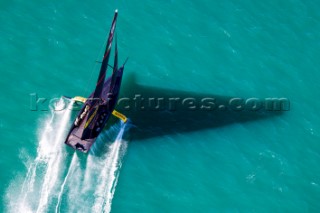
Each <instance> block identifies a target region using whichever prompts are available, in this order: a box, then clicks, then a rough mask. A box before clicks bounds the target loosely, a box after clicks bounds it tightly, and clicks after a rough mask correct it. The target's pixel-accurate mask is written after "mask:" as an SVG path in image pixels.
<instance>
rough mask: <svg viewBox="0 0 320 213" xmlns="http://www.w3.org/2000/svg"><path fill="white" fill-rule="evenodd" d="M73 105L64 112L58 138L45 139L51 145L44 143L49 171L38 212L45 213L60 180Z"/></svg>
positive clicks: (47, 170)
mask: <svg viewBox="0 0 320 213" xmlns="http://www.w3.org/2000/svg"><path fill="white" fill-rule="evenodd" d="M72 105H73V102H72V101H71V102H70V103H69V105H68V107H67V110H64V112H63V114H62V118H61V120H58V122H57V123H58V128H57V134H56V137H55V138H54V137H52V136H53V135H51V137H50V138H46V137H45V138H43V140H45V141H48V142H49V143H48V144H47V143H42V144H45V145H47V146H46V147H44V148H46V149H45V152H44V153H45V154H46V157H47V169H46V172H45V176H44V181H43V184H42V190H41V195H40V200H39V205H38V208H37V212H43V211H45V208H46V206H47V204H48V201H49V196H50V193H51V192H52V190H53V188H54V186H55V185H56V182H57V180H58V178H59V174H60V173H59V171H60V164H61V163H62V162H63V153H62V150H61V148H62V144H63V143H62V142H63V139H64V136H65V135H64V133H65V130H66V127H67V125H68V123H69V120H70V117H71V110H69V109H70V108H71V106H72Z"/></svg>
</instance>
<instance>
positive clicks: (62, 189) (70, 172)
mask: <svg viewBox="0 0 320 213" xmlns="http://www.w3.org/2000/svg"><path fill="white" fill-rule="evenodd" d="M77 158H78V157H77V154H76V153H73V157H72V161H71V164H70V166H69V169H68V172H67V175H66V177H65V178H64V180H63V183H62V185H61V187H60V192H59V196H58V203H57V205H56V213H57V212H60V204H61V199H62V195H63V191H64V187H65V185H66V183H67V180H68V178H69V176H70V174H72V173H73V172H74V169H75V166H76V162H77V160H78V159H77Z"/></svg>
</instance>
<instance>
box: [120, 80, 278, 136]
mask: <svg viewBox="0 0 320 213" xmlns="http://www.w3.org/2000/svg"><path fill="white" fill-rule="evenodd" d="M133 78H134V77H133V76H131V77H130V78H127V79H126V81H125V82H124V84H123V88H122V91H121V97H120V98H126V99H122V100H123V101H121V102H120V103H119V105H118V106H117V109H118V110H119V111H121V112H123V113H124V114H125V115H126V116H127V117H129V118H130V120H131V122H132V123H133V125H134V126H135V128H131V130H132V131H131V132H132V133H131V135H132V139H138V140H140V139H148V138H152V137H160V136H164V135H172V134H179V133H180V134H181V133H188V132H194V131H200V130H206V129H214V128H218V127H223V126H227V125H231V124H235V123H246V122H252V121H257V120H261V119H269V118H272V117H274V116H279V115H281V114H283V111H277V110H270V109H266V106H265V105H264V104H265V101H264V100H265V99H264V98H265V97H259V100H261V101H260V102H259V103H261V104H262V106H261V109H259V110H252V109H251V108H252V107H250V106H251V105H250V104H248V106H247V107H248V108H247V109H244V110H237V109H235V108H236V107H237V106H238V105H239V102H238V101H237V100H236V101H234V102H233V103H232V104H230V100H231V99H233V98H238V97H227V96H221V95H214V94H205V93H199V92H188V91H179V90H171V89H163V88H157V87H150V86H142V85H138V84H136V83H134V79H133ZM134 97H136V99H135V100H134ZM140 98H143V99H144V100H143V101H140V100H141V99H140ZM150 98H151V105H150V104H149V103H150V101H149V99H150ZM152 98H155V100H157V99H158V98H160V99H163V100H164V102H162V103H164V104H160V105H159V106H160V107H162V109H156V108H155V107H156V106H157V101H154V99H152ZM170 98H171V101H170V100H169V99H170ZM172 98H179V100H178V101H173V100H172ZM188 98H193V99H195V100H196V109H190V106H191V107H192V106H194V104H193V103H190V102H191V100H190V99H188ZM206 98H213V99H214V103H215V107H214V109H213V110H208V109H203V108H202V109H201V106H202V105H203V106H205V107H208V106H209V104H208V102H206V101H210V100H213V99H210V100H209V99H206ZM186 99H188V100H187V101H185V104H184V105H183V104H182V101H183V100H186ZM203 99H206V101H202V102H201V100H203ZM262 100H263V101H262ZM160 102H161V101H160ZM170 102H171V105H170ZM172 103H173V104H172ZM188 103H189V104H190V105H189V107H188ZM128 106H130V109H127V108H128ZM163 106H164V107H163ZM219 106H224V107H222V108H219ZM143 107H144V108H143ZM211 109H212V108H211Z"/></svg>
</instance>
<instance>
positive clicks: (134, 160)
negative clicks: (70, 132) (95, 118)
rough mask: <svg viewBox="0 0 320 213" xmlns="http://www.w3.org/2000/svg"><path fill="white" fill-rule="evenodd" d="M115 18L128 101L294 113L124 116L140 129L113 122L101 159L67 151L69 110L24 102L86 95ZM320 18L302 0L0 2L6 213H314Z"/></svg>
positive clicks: (0, 135) (0, 134)
mask: <svg viewBox="0 0 320 213" xmlns="http://www.w3.org/2000/svg"><path fill="white" fill-rule="evenodd" d="M115 8H118V9H119V19H118V25H117V34H118V43H119V54H120V61H123V60H124V59H125V57H126V56H129V57H130V59H129V62H128V64H127V66H126V70H125V76H124V78H125V79H124V82H125V84H124V86H123V91H122V93H126V91H132V90H135V89H136V88H140V89H141V88H142V91H145V92H146V93H148V92H150V93H151V94H155V93H156V94H157V95H159V96H162V95H163V94H170V95H171V96H173V97H177V96H185V95H188V94H190V95H192V96H193V95H195V96H207V95H212V96H213V97H216V96H219V97H255V98H260V99H264V98H270V97H276V98H282V97H284V98H288V99H289V100H290V103H291V108H290V111H286V112H284V113H280V114H279V113H272V112H271V113H269V114H268V115H264V116H257V115H256V114H255V113H247V114H245V116H239V115H238V113H235V112H224V113H218V112H214V113H212V114H210V115H208V116H206V114H205V113H199V112H194V113H191V112H188V113H185V114H184V113H180V114H179V116H176V117H175V114H174V113H173V114H172V113H170V112H169V113H163V112H153V113H150V114H149V112H146V111H140V112H137V113H134V112H127V114H128V116H129V117H130V118H131V120H132V124H130V125H135V127H134V126H132V127H131V128H130V127H128V128H127V127H124V126H120V125H119V123H115V124H114V125H113V126H112V127H110V129H109V130H108V131H105V133H104V135H102V137H101V138H100V139H99V141H98V144H97V147H96V149H95V151H96V152H95V153H91V154H90V155H89V156H85V155H82V154H79V153H76V154H75V153H74V152H73V151H72V150H70V149H68V148H67V147H65V146H64V145H63V137H64V136H63V135H64V131H63V130H64V129H67V126H68V125H70V122H71V120H72V116H74V114H70V113H67V112H56V113H53V112H51V111H50V110H47V111H40V110H38V111H31V110H30V94H31V93H37V94H38V97H45V98H48V99H49V98H59V97H61V95H68V96H75V95H83V96H85V95H88V94H89V93H90V90H91V89H92V88H93V86H94V84H95V80H96V76H97V75H98V69H99V67H98V64H96V63H95V61H96V60H99V59H100V56H101V49H102V47H103V44H104V41H105V38H106V35H107V32H108V30H109V26H110V22H111V19H112V16H113V11H114V9H115ZM319 10H320V5H319V3H318V2H317V1H304V2H303V1H297V0H292V1H286V2H279V1H268V2H267V3H266V2H252V1H229V2H227V1H215V2H213V1H209V0H200V1H181V0H172V1H168V0H167V1H125V0H119V1H115V2H108V1H95V2H94V3H82V2H81V3H79V2H78V1H66V2H60V3H57V2H54V1H45V2H43V1H2V2H1V3H0V19H1V25H0V34H1V36H0V43H1V51H0V58H1V63H0V71H1V74H2V75H1V76H2V77H1V78H0V85H1V89H2V93H1V95H0V101H1V103H2V104H1V110H0V113H1V114H0V141H1V142H0V144H1V149H0V156H1V157H0V169H1V173H0V180H1V181H0V194H1V201H2V203H3V204H2V206H1V209H0V210H2V212H19V211H20V212H22V211H23V212H27V211H30V212H36V211H37V210H38V211H39V212H54V211H61V212H67V211H68V212H89V211H91V212H92V211H96V212H101V211H102V209H103V208H104V209H105V211H109V210H110V208H111V211H112V212H137V211H139V212H195V211H201V212H271V211H276V212H317V210H318V209H319V208H320V204H319V202H318V199H319V197H320V167H319V166H318V164H319V162H320V154H319V153H320V145H319V138H320V131H319V128H320V122H319V118H318V111H317V110H318V109H319V107H320V101H319V99H318V95H319V91H320V90H319V89H320V86H319V83H318V80H319V79H320V72H319V67H320V63H319V58H320V42H319V38H320V15H319V12H318V11H319ZM98 56H99V57H98ZM132 76H134V79H135V80H134V81H133V80H132ZM138 85H139V86H138ZM151 87H152V88H151ZM143 88H144V90H143ZM152 92H154V93H152ZM123 95H125V94H123ZM52 113H53V114H52ZM161 113H163V114H161ZM137 115H138V116H137ZM150 115H152V116H150ZM186 118H188V122H187V123H186V121H187V120H186ZM127 129H130V131H127ZM131 130H132V131H131ZM99 147H102V148H101V149H99ZM99 150H100V151H99ZM81 204H83V205H82V206H81Z"/></svg>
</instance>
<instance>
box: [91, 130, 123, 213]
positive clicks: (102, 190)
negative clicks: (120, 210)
mask: <svg viewBox="0 0 320 213" xmlns="http://www.w3.org/2000/svg"><path fill="white" fill-rule="evenodd" d="M125 126H126V125H125V124H124V125H121V129H120V132H119V133H118V135H117V138H116V140H115V142H113V143H112V144H111V145H110V147H109V152H108V153H107V154H106V158H105V159H104V160H103V162H102V165H101V166H102V168H101V173H100V175H99V177H98V183H97V184H96V186H95V190H94V191H95V193H94V195H95V201H94V204H93V207H92V209H91V211H92V212H103V211H105V212H110V210H111V203H112V198H113V194H114V189H115V185H116V182H117V180H118V172H117V171H118V170H119V169H120V167H121V163H120V161H121V157H122V156H123V154H124V152H125V150H126V147H127V142H126V141H123V140H122V138H123V133H124V130H125Z"/></svg>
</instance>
